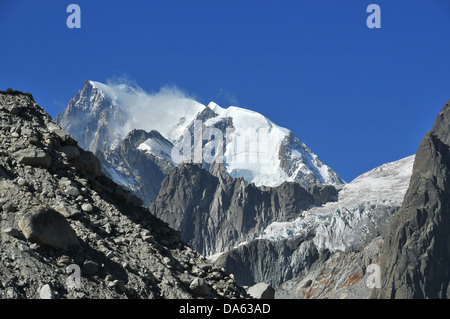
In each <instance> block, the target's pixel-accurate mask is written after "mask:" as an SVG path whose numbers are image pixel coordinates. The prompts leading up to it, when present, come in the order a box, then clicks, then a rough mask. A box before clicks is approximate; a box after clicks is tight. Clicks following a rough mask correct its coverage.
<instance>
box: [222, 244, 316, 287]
mask: <svg viewBox="0 0 450 319" xmlns="http://www.w3.org/2000/svg"><path fill="white" fill-rule="evenodd" d="M318 258H319V252H318V250H317V248H316V247H315V245H314V243H313V242H312V241H310V240H306V238H304V237H295V238H289V239H286V240H282V241H269V240H264V239H256V240H253V241H251V242H249V243H248V244H246V245H242V246H239V247H237V248H234V249H232V250H230V251H228V252H226V253H224V254H222V255H221V256H220V257H219V258H218V259H217V260H216V262H215V263H216V265H218V266H219V267H223V268H225V269H226V271H227V272H229V273H232V274H234V278H235V279H236V282H238V283H239V284H240V285H243V286H251V285H254V284H256V283H259V282H266V283H268V284H270V285H271V286H273V287H276V286H278V285H280V284H281V283H283V282H285V281H287V280H289V279H292V278H294V277H297V276H299V275H301V274H303V273H305V272H306V271H307V270H309V268H310V267H311V265H312V264H313V263H314V262H315V261H316V260H317V259H318Z"/></svg>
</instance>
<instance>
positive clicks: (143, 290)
mask: <svg viewBox="0 0 450 319" xmlns="http://www.w3.org/2000/svg"><path fill="white" fill-rule="evenodd" d="M0 195H1V196H0V208H1V218H0V230H1V232H0V236H1V241H0V297H1V298H11V299H13V298H14V299H15V298H52V299H58V298H102V299H103V298H222V297H225V298H241V297H244V296H246V293H245V291H244V290H243V289H242V288H240V287H239V286H238V285H237V284H236V283H235V281H234V279H233V276H232V275H229V274H227V273H225V272H224V270H223V269H221V268H218V267H216V266H214V265H212V264H211V263H209V262H208V261H207V260H206V259H205V258H204V257H202V256H201V255H199V254H198V253H197V252H195V251H194V250H193V249H191V248H190V247H189V246H187V245H186V244H185V243H184V242H183V241H181V240H180V237H181V234H180V233H179V232H178V231H175V230H173V229H171V228H170V227H168V225H167V224H166V223H164V222H162V221H161V220H160V219H158V218H156V217H154V216H153V215H151V214H149V213H148V210H147V209H144V208H143V207H142V206H141V205H142V201H141V200H140V199H139V198H137V197H136V196H134V195H132V194H131V193H130V192H129V191H127V190H125V189H124V188H123V187H121V186H119V185H117V184H116V183H114V182H113V181H112V180H111V179H109V178H108V177H106V176H105V175H104V174H103V173H102V169H101V164H100V161H99V160H98V159H97V158H96V157H95V156H94V155H93V154H92V153H91V152H88V151H84V150H83V149H81V148H80V147H78V145H77V141H76V140H74V139H73V138H72V137H71V136H70V135H69V134H68V133H67V132H66V131H64V130H62V129H61V127H59V126H58V125H56V124H55V123H54V122H53V121H52V119H51V118H50V116H49V115H48V114H46V113H45V111H44V110H43V109H42V108H41V107H39V106H38V105H37V104H36V102H35V101H34V99H33V97H32V96H31V94H28V93H22V92H18V91H13V90H10V89H8V90H7V91H6V92H0Z"/></svg>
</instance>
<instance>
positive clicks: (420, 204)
mask: <svg viewBox="0 0 450 319" xmlns="http://www.w3.org/2000/svg"><path fill="white" fill-rule="evenodd" d="M449 128H450V102H449V103H447V104H446V105H445V106H444V108H443V109H442V111H441V112H440V113H439V115H438V116H437V117H436V120H435V123H434V125H433V129H432V130H431V131H429V132H427V133H426V135H425V136H424V138H423V139H422V141H421V142H420V145H419V148H418V150H417V153H416V158H415V161H414V167H413V174H412V177H411V182H410V185H409V188H408V191H407V193H406V195H405V198H404V201H403V204H402V207H401V208H400V210H399V211H398V212H397V213H396V214H395V215H394V217H393V219H392V223H391V224H390V228H389V235H388V236H387V238H386V240H385V243H384V245H383V250H382V254H381V256H380V263H381V271H382V272H381V278H382V288H381V289H374V291H373V293H372V296H373V297H377V298H398V299H409V298H433V299H435V298H448V297H449V296H450V287H449V282H450V271H449V269H450V250H449V247H450V233H449V231H448V230H449V229H450V187H449V185H450V184H449V183H450V129H449Z"/></svg>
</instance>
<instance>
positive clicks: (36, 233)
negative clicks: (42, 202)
mask: <svg viewBox="0 0 450 319" xmlns="http://www.w3.org/2000/svg"><path fill="white" fill-rule="evenodd" d="M19 228H20V230H21V231H22V233H23V234H24V236H25V237H26V238H27V240H29V241H30V242H35V243H38V244H40V245H44V246H51V247H55V248H61V249H67V248H69V247H71V246H79V245H80V242H79V241H78V238H77V236H76V234H75V232H74V230H73V229H72V227H70V225H69V222H68V221H67V220H66V218H65V217H64V216H63V215H61V214H60V213H58V212H56V211H54V210H52V209H42V210H39V211H36V212H31V213H27V214H25V215H24V216H22V218H21V219H20V220H19Z"/></svg>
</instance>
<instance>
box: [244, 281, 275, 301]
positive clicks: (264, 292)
mask: <svg viewBox="0 0 450 319" xmlns="http://www.w3.org/2000/svg"><path fill="white" fill-rule="evenodd" d="M247 293H248V294H249V295H250V296H252V297H253V298H255V299H275V289H273V288H272V287H271V286H269V285H268V284H266V283H264V282H260V283H258V284H256V285H253V286H251V287H250V288H248V290H247Z"/></svg>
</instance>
